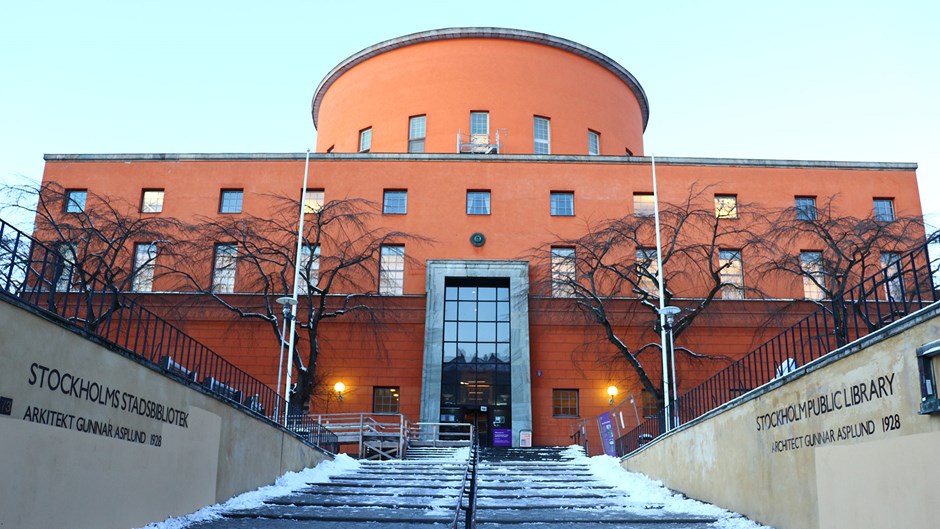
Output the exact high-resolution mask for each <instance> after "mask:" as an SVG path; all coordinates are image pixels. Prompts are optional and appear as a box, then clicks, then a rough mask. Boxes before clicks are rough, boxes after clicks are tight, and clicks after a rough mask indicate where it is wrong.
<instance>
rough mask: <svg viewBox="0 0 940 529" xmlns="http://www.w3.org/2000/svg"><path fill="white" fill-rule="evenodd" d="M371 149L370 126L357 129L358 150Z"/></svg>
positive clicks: (367, 150) (365, 150)
mask: <svg viewBox="0 0 940 529" xmlns="http://www.w3.org/2000/svg"><path fill="white" fill-rule="evenodd" d="M371 150H372V127H369V128H367V129H362V130H360V131H359V152H369V151H371Z"/></svg>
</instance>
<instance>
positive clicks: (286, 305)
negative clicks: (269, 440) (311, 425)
mask: <svg viewBox="0 0 940 529" xmlns="http://www.w3.org/2000/svg"><path fill="white" fill-rule="evenodd" d="M274 301H277V302H278V303H280V304H281V305H282V310H281V311H282V312H283V313H284V326H283V330H282V331H281V354H280V359H279V360H278V363H277V397H278V398H277V410H278V412H280V409H281V401H282V400H283V399H282V398H281V371H282V370H283V369H284V345H285V343H286V341H285V340H284V336H285V335H286V334H287V322H288V321H290V320H291V319H292V318H293V316H292V315H291V308H292V307H293V306H294V305H296V304H297V300H296V299H294V298H291V297H288V296H284V297H280V298H277V299H276V300H274ZM291 360H292V359H289V360H288V361H287V365H288V369H290V367H289V366H290V365H291ZM285 416H286V413H285ZM274 419H275V422H276V421H277V416H275V418H274Z"/></svg>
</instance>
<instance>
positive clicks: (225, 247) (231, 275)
mask: <svg viewBox="0 0 940 529" xmlns="http://www.w3.org/2000/svg"><path fill="white" fill-rule="evenodd" d="M237 263H238V245H237V244H216V245H215V257H214V259H213V260H212V291H213V292H216V293H219V294H229V293H232V292H235V265H236V264H237Z"/></svg>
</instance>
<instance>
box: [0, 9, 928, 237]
mask: <svg viewBox="0 0 940 529" xmlns="http://www.w3.org/2000/svg"><path fill="white" fill-rule="evenodd" d="M937 5H938V4H937V3H936V2H928V1H925V0H920V1H915V0H899V1H898V0H896V1H892V2H869V1H820V0H817V1H802V0H798V1H788V2H775V3H771V2H755V1H709V2H704V1H701V2H693V1H674V2H668V1H661V2H632V1H617V2H614V1H609V2H608V1H593V2H552V1H541V2H536V1H510V0H503V1H500V2H493V1H487V0H475V1H472V2H445V1H421V2H418V1H415V2H405V1H399V2H389V1H370V0H360V1H358V2H330V3H326V2H313V1H310V2H276V1H270V2H237V1H227V2H216V1H204V2H199V1H195V0H190V1H187V2H179V1H162V2H146V3H145V2H100V1H86V2H64V1H63V2H50V1H42V0H31V1H19V2H16V3H15V4H14V3H12V2H10V3H7V5H5V6H4V8H3V14H2V19H0V73H2V79H3V82H2V85H0V183H8V182H17V181H21V179H22V178H26V179H32V180H34V181H36V180H39V179H40V178H41V176H42V169H43V160H42V155H43V153H126V152H135V153H138V152H300V151H303V150H305V149H306V148H308V147H310V148H313V147H314V145H315V138H316V131H315V129H314V128H313V123H312V121H311V119H310V98H311V97H312V95H313V91H314V90H315V88H316V86H317V84H318V83H319V82H320V80H321V79H322V78H323V76H324V75H325V74H326V73H327V72H328V71H329V70H330V69H331V68H332V67H333V66H335V65H336V64H337V63H338V62H340V61H342V60H343V59H345V58H346V57H348V56H349V55H352V54H353V53H355V52H357V51H359V50H360V49H362V48H365V47H367V46H369V45H371V44H374V43H376V42H379V41H381V40H385V39H389V38H393V37H397V36H401V35H405V34H408V33H413V32H416V31H423V30H428V29H436V28H442V27H454V26H499V27H511V28H520V29H527V30H531V31H539V32H544V33H549V34H552V35H556V36H559V37H564V38H567V39H571V40H574V41H576V42H579V43H581V44H584V45H586V46H589V47H591V48H594V49H596V50H598V51H600V52H601V53H604V54H606V55H608V56H610V57H611V58H613V59H614V60H615V61H617V62H619V63H620V64H621V65H623V66H624V67H625V68H627V69H628V70H629V71H630V72H631V73H633V74H634V76H636V78H637V79H638V80H639V81H640V84H642V85H643V88H644V89H645V90H646V93H647V96H648V97H649V100H650V108H651V112H650V122H649V127H648V129H647V131H646V149H647V153H650V152H652V153H654V154H656V155H657V156H706V157H741V158H778V159H810V160H851V161H900V162H917V163H918V164H920V169H919V170H918V180H919V183H920V191H921V201H922V204H923V207H924V209H925V210H926V211H928V212H930V213H931V214H932V218H931V219H930V222H931V223H932V224H934V225H937V224H940V182H938V180H940V36H938V35H940V29H938V27H940V8H938V7H937Z"/></svg>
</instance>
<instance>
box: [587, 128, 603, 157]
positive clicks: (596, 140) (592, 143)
mask: <svg viewBox="0 0 940 529" xmlns="http://www.w3.org/2000/svg"><path fill="white" fill-rule="evenodd" d="M600 153H601V134H600V132H594V131H593V130H589V131H588V155H590V156H597V155H599V154H600Z"/></svg>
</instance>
